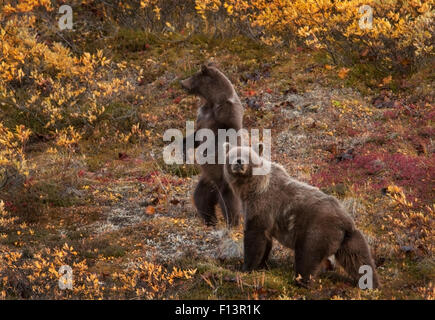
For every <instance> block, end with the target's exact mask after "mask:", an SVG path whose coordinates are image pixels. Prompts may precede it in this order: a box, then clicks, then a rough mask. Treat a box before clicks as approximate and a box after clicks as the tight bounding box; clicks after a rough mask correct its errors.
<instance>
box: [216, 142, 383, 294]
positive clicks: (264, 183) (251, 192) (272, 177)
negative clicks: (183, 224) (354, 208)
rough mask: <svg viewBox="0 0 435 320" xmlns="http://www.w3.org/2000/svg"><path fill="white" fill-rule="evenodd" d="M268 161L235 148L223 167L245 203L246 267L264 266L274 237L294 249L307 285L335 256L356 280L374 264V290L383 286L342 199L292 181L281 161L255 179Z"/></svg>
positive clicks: (296, 264)
mask: <svg viewBox="0 0 435 320" xmlns="http://www.w3.org/2000/svg"><path fill="white" fill-rule="evenodd" d="M243 149H245V153H244V154H243V152H242V151H243ZM246 149H249V150H246ZM260 153H261V151H260ZM229 159H232V163H229V162H230V161H229ZM263 161H267V160H266V159H263V158H261V157H259V156H258V154H257V153H255V152H254V151H253V150H252V149H251V148H250V147H234V148H231V150H229V152H228V154H227V164H226V165H225V169H224V174H225V178H226V180H227V181H228V183H229V184H230V186H231V188H232V189H233V190H234V192H235V193H236V194H237V195H239V196H240V198H241V200H242V203H243V213H244V215H245V230H244V265H243V269H244V270H246V271H249V270H253V269H257V268H261V267H263V266H264V265H265V263H266V261H267V258H268V256H269V253H270V250H271V249H272V239H273V238H274V239H276V240H278V241H279V242H280V243H281V244H282V245H284V246H286V247H288V248H290V249H293V250H294V251H295V271H296V275H298V278H297V279H299V280H298V281H300V282H299V283H300V284H302V285H306V284H308V282H309V280H310V278H311V277H315V276H316V274H317V273H318V271H319V269H320V266H321V264H322V262H323V261H324V260H325V259H327V258H328V257H329V256H331V255H335V257H336V260H337V261H338V263H339V264H340V265H342V266H343V268H344V269H345V270H346V271H347V273H348V274H349V275H350V276H351V277H352V278H353V279H354V280H358V279H359V278H360V277H361V276H362V275H361V274H359V268H360V266H362V265H369V266H371V267H372V270H373V287H374V288H376V287H378V286H379V281H378V277H377V274H376V269H375V264H374V262H373V259H372V257H371V254H370V250H369V247H368V245H367V242H366V241H365V239H364V237H363V235H362V234H361V232H360V231H358V230H357V229H356V228H355V224H354V222H353V220H352V218H351V217H350V216H349V215H348V214H347V213H346V212H345V210H344V208H343V207H342V206H341V204H340V203H339V201H338V200H337V199H336V198H334V197H332V196H329V195H326V194H325V193H323V192H321V191H320V190H319V189H318V188H315V187H312V186H310V185H308V184H306V183H303V182H299V181H297V180H295V179H293V178H291V177H290V176H289V175H288V174H287V172H286V171H285V169H284V168H283V167H282V166H280V165H279V164H276V163H271V170H270V172H269V173H268V174H266V175H252V169H253V168H254V167H255V166H260V165H262V162H263Z"/></svg>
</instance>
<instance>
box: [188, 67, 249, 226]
mask: <svg viewBox="0 0 435 320" xmlns="http://www.w3.org/2000/svg"><path fill="white" fill-rule="evenodd" d="M181 85H182V87H183V88H184V89H186V90H187V91H188V92H189V93H191V94H196V95H199V96H200V97H201V98H203V99H204V100H205V104H204V105H203V106H201V107H200V108H199V110H198V116H197V119H196V124H195V127H196V131H197V130H199V129H202V128H208V129H211V130H213V132H214V134H215V141H216V144H215V147H216V150H218V149H217V148H219V147H221V146H219V145H218V141H217V140H218V139H217V138H218V135H217V133H218V129H235V130H236V131H238V130H240V129H241V128H242V119H243V106H242V104H241V102H240V99H239V97H238V96H237V93H236V91H235V90H234V87H233V85H232V84H231V82H230V81H229V80H228V78H227V77H226V76H225V75H224V74H223V73H222V72H221V71H219V70H218V69H217V68H216V67H215V66H213V65H204V66H202V69H201V71H199V72H198V73H196V74H194V75H193V76H191V77H190V78H187V79H185V80H183V81H181ZM196 131H195V134H196ZM199 144H200V143H198V142H195V147H198V145H199ZM185 145H186V144H185V143H184V146H185ZM217 159H218V154H217V153H216V163H217ZM201 172H202V175H201V178H200V180H199V183H198V185H197V186H196V188H195V192H194V196H193V200H194V203H195V206H196V208H197V210H198V212H199V213H200V215H201V217H202V218H203V219H204V221H205V223H206V224H207V225H212V226H213V225H215V224H216V223H217V218H216V212H215V206H216V204H219V205H220V207H221V209H222V213H223V215H224V217H225V219H226V221H227V223H228V224H229V225H231V226H235V225H237V224H238V223H239V216H240V211H241V203H240V200H239V199H238V197H236V196H235V195H234V193H233V191H232V189H231V188H230V187H229V186H228V184H227V183H226V181H225V180H224V178H223V165H219V164H204V165H201Z"/></svg>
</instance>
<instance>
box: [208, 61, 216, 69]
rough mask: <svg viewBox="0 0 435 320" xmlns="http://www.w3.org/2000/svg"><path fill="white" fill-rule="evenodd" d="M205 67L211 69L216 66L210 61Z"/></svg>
mask: <svg viewBox="0 0 435 320" xmlns="http://www.w3.org/2000/svg"><path fill="white" fill-rule="evenodd" d="M207 66H208V67H211V68H217V65H216V63H215V62H213V61H211V62H209V63H207Z"/></svg>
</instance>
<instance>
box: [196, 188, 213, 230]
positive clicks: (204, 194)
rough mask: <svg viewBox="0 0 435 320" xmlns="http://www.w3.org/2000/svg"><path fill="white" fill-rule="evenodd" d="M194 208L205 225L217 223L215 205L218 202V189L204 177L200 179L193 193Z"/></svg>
mask: <svg viewBox="0 0 435 320" xmlns="http://www.w3.org/2000/svg"><path fill="white" fill-rule="evenodd" d="M193 201H194V203H195V206H196V210H198V213H199V214H200V216H201V218H202V219H203V220H204V222H205V224H206V225H207V226H215V225H216V223H217V218H216V210H215V206H216V204H217V202H218V190H216V188H215V187H214V186H212V185H210V184H209V183H207V181H205V180H204V179H200V180H199V182H198V185H197V186H196V188H195V192H194V194H193Z"/></svg>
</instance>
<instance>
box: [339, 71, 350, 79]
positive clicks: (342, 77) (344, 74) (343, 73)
mask: <svg viewBox="0 0 435 320" xmlns="http://www.w3.org/2000/svg"><path fill="white" fill-rule="evenodd" d="M349 71H350V69H349V68H341V69H340V71H338V76H339V77H340V79H344V78H346V77H347V74H348V73H349Z"/></svg>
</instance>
